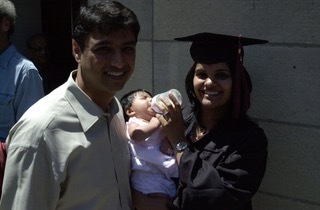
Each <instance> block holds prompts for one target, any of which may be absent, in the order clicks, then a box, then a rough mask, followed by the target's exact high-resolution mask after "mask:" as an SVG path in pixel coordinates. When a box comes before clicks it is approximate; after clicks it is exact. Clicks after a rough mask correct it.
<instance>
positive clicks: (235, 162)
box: [135, 33, 268, 210]
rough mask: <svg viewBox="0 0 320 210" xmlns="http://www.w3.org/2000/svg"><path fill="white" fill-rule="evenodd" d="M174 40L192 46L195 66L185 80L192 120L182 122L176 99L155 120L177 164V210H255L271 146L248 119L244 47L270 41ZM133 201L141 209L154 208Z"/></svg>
mask: <svg viewBox="0 0 320 210" xmlns="http://www.w3.org/2000/svg"><path fill="white" fill-rule="evenodd" d="M176 40H178V41H191V42H192V45H191V48H190V54H191V57H192V59H193V61H194V64H193V66H192V67H191V69H190V71H189V72H188V74H187V76H186V80H185V87H186V92H187V96H188V98H189V102H190V105H191V109H190V110H191V111H190V113H189V115H187V116H185V120H184V119H183V116H182V113H181V107H180V106H179V103H178V101H177V100H176V99H175V98H174V97H173V96H171V98H170V99H171V100H172V101H173V104H174V106H172V104H171V102H170V101H168V100H163V102H164V103H165V104H166V106H167V110H168V111H169V114H167V115H166V116H162V115H157V118H158V119H159V121H160V123H161V124H162V126H163V130H164V131H165V132H166V135H167V137H168V139H169V141H170V143H171V145H172V147H173V148H176V157H177V160H178V163H179V174H180V180H179V186H178V190H177V196H176V198H175V200H174V206H175V208H174V209H183V210H194V209H201V210H209V209H210V210H211V209H219V210H251V209H252V203H251V199H252V197H253V196H254V195H255V193H256V192H257V190H258V188H259V186H260V183H261V181H262V179H263V176H264V173H265V170H266V163H267V144H268V143H267V137H266V135H265V133H264V131H263V129H262V128H260V127H259V126H258V125H257V124H256V123H255V122H253V121H252V120H251V119H250V118H249V117H248V115H247V111H248V109H249V107H250V92H251V89H252V85H251V80H250V76H249V74H248V72H247V71H246V69H245V68H244V66H243V46H247V45H253V44H263V43H267V41H265V40H259V39H250V38H244V37H236V36H229V35H223V34H213V33H199V34H195V35H191V36H187V37H181V38H176ZM135 196H136V197H138V198H140V201H139V202H136V206H137V209H139V210H140V209H148V204H150V203H155V200H154V199H152V198H150V197H146V196H141V195H139V194H138V195H135ZM141 201H143V203H141Z"/></svg>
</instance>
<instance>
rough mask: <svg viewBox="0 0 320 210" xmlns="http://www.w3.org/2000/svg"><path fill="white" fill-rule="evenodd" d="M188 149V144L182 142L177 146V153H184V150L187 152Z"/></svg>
mask: <svg viewBox="0 0 320 210" xmlns="http://www.w3.org/2000/svg"><path fill="white" fill-rule="evenodd" d="M187 147H188V144H187V142H185V141H182V142H180V143H178V144H177V146H176V149H177V151H183V150H185V149H186V148H187Z"/></svg>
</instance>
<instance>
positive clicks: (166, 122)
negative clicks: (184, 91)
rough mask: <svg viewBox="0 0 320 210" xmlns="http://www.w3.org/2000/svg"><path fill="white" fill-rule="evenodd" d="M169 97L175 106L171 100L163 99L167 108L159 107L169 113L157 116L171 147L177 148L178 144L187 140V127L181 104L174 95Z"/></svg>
mask: <svg viewBox="0 0 320 210" xmlns="http://www.w3.org/2000/svg"><path fill="white" fill-rule="evenodd" d="M169 97H170V99H171V101H172V103H173V104H172V103H171V101H170V100H166V99H164V98H161V101H162V102H163V103H164V104H165V105H166V107H159V108H161V109H162V110H166V111H167V112H168V113H167V114H166V115H160V114H157V115H156V116H157V118H158V120H159V121H160V123H161V125H162V127H163V130H164V132H165V133H166V135H167V138H168V140H169V141H170V144H171V146H172V147H173V148H175V146H176V145H177V143H179V142H181V141H184V140H185V136H184V131H185V125H184V120H183V116H182V112H181V105H180V103H179V102H178V101H177V99H176V98H175V97H174V96H173V95H172V94H169Z"/></svg>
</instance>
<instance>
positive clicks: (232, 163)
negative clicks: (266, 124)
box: [174, 125, 267, 210]
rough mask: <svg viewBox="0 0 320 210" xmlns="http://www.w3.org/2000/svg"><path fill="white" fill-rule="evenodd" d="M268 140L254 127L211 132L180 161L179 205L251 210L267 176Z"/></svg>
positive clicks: (184, 209) (177, 200)
mask: <svg viewBox="0 0 320 210" xmlns="http://www.w3.org/2000/svg"><path fill="white" fill-rule="evenodd" d="M266 161H267V138H266V136H265V134H264V132H263V130H262V129H261V128H259V127H258V126H253V125H250V126H248V125H246V126H241V127H240V128H239V129H235V130H226V129H223V130H222V131H221V132H220V133H219V132H210V133H208V134H207V135H206V136H205V138H204V139H201V140H199V143H198V142H197V143H195V144H191V145H190V147H189V148H188V149H186V150H185V151H184V153H183V155H182V157H181V160H180V166H179V167H180V183H179V187H178V192H177V197H176V199H175V202H174V203H175V205H176V206H178V207H179V208H180V209H183V210H189V209H190V210H195V209H201V210H206V209H214V210H215V209H218V210H224V209H226V210H236V209H239V210H249V209H252V207H251V198H252V196H253V195H254V194H255V193H256V191H257V190H258V187H259V185H260V183H261V181H262V178H263V176H264V173H265V168H266Z"/></svg>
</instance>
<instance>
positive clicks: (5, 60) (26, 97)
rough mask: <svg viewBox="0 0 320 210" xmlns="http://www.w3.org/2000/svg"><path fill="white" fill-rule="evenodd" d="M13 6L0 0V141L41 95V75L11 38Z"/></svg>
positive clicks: (14, 17)
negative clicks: (18, 49)
mask: <svg viewBox="0 0 320 210" xmlns="http://www.w3.org/2000/svg"><path fill="white" fill-rule="evenodd" d="M15 21H16V10H15V6H14V4H13V3H12V2H11V1H9V0H0V113H1V114H0V141H1V142H4V141H5V139H6V138H7V135H8V133H9V130H10V129H11V128H12V126H13V125H14V124H15V123H16V122H17V121H18V120H19V119H20V117H21V116H22V115H23V113H24V112H25V111H26V110H27V109H28V108H29V107H30V106H31V105H32V104H34V103H35V102H36V101H38V100H39V99H40V98H42V97H43V96H44V92H43V85H42V79H41V77H40V75H39V72H38V70H37V68H36V67H35V66H34V64H33V63H32V62H31V61H30V60H28V59H26V58H25V57H24V56H23V55H22V54H20V53H19V52H18V51H17V49H16V47H15V45H14V44H13V43H11V42H10V36H11V35H12V34H13V33H14V29H15Z"/></svg>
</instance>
